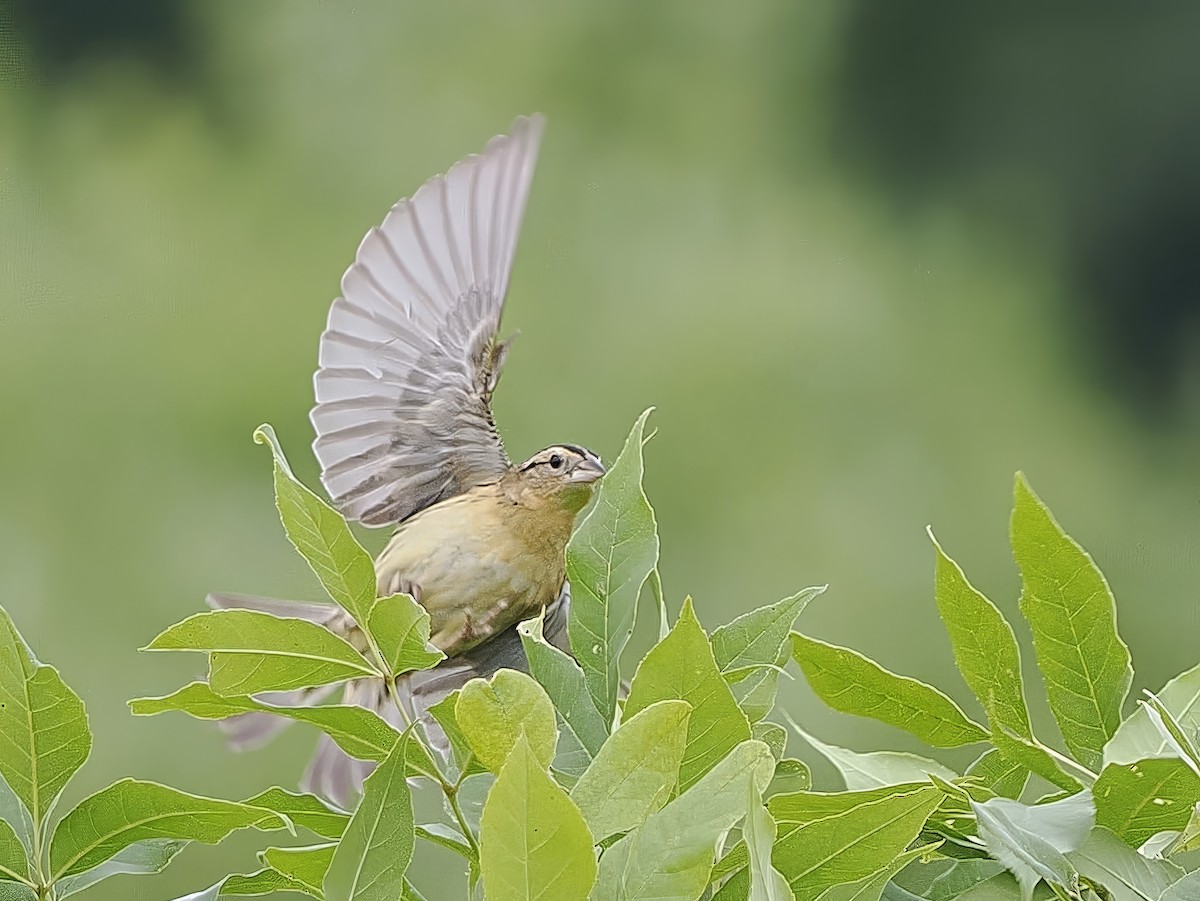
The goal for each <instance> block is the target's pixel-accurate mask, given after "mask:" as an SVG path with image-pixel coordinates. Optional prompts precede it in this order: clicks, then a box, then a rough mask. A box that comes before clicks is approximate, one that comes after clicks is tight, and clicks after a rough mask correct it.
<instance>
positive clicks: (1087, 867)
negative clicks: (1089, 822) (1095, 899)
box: [1067, 828, 1183, 901]
mask: <svg viewBox="0 0 1200 901" xmlns="http://www.w3.org/2000/svg"><path fill="white" fill-rule="evenodd" d="M1067 859H1068V860H1070V861H1071V863H1072V864H1073V865H1074V866H1075V868H1076V869H1078V871H1079V873H1080V875H1082V876H1086V877H1087V878H1088V879H1091V880H1093V881H1096V882H1099V883H1101V884H1102V885H1103V886H1104V887H1105V888H1106V889H1108V891H1109V892H1110V893H1111V894H1110V897H1111V898H1112V899H1113V901H1145V899H1147V898H1149V899H1151V901H1157V899H1159V898H1161V897H1162V895H1163V893H1164V892H1165V891H1166V890H1167V888H1168V887H1170V886H1171V885H1172V884H1174V883H1176V882H1178V881H1179V879H1180V878H1181V877H1182V876H1183V868H1182V867H1180V866H1178V865H1176V864H1173V863H1171V862H1170V861H1166V860H1149V859H1148V858H1145V857H1143V856H1142V855H1140V854H1138V853H1137V851H1135V850H1133V849H1132V848H1130V847H1129V846H1128V845H1126V844H1125V843H1124V842H1123V841H1121V840H1120V839H1119V838H1117V836H1115V835H1113V833H1111V832H1109V831H1108V830H1107V829H1102V828H1100V829H1094V830H1092V833H1091V834H1090V835H1089V836H1088V837H1087V840H1086V841H1085V842H1084V843H1083V844H1082V845H1081V846H1080V847H1079V848H1078V849H1077V850H1075V851H1072V852H1070V853H1068V854H1067Z"/></svg>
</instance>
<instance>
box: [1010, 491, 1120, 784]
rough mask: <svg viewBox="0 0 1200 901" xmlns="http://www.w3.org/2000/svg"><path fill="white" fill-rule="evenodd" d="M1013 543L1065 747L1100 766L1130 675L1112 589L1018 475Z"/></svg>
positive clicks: (1039, 657) (1023, 594)
mask: <svg viewBox="0 0 1200 901" xmlns="http://www.w3.org/2000/svg"><path fill="white" fill-rule="evenodd" d="M1014 496H1015V499H1014V504H1013V513H1012V549H1013V557H1014V558H1016V561H1017V566H1019V567H1020V569H1021V578H1022V582H1023V587H1022V590H1021V612H1022V613H1023V614H1025V618H1026V619H1027V620H1029V626H1030V628H1031V629H1032V630H1033V648H1034V651H1035V652H1036V654H1037V660H1038V667H1039V668H1040V669H1041V671H1042V676H1043V679H1044V681H1045V683H1046V694H1047V696H1048V697H1049V699H1050V709H1051V711H1053V713H1054V717H1055V719H1057V720H1058V725H1059V728H1060V730H1061V731H1062V736H1063V741H1064V742H1066V745H1067V748H1068V749H1069V750H1070V751H1071V753H1072V754H1073V755H1074V756H1075V759H1077V760H1078V761H1079V762H1080V763H1082V764H1083V765H1084V766H1087V767H1092V768H1099V766H1100V761H1101V757H1102V754H1103V750H1104V745H1105V744H1106V743H1107V742H1108V740H1109V739H1110V738H1112V736H1113V734H1114V733H1115V732H1116V730H1117V726H1118V725H1119V724H1120V722H1121V707H1122V705H1123V704H1124V703H1125V698H1126V696H1127V695H1128V694H1129V685H1130V683H1131V682H1132V681H1133V666H1132V665H1131V663H1130V659H1129V648H1128V647H1127V646H1126V645H1125V642H1123V641H1122V640H1121V637H1120V636H1119V635H1118V634H1117V619H1116V616H1117V608H1116V601H1115V600H1114V599H1113V594H1112V591H1111V590H1110V589H1109V587H1108V582H1107V581H1105V579H1104V576H1103V574H1102V573H1101V572H1100V569H1099V568H1098V567H1097V566H1096V563H1095V561H1093V560H1092V558H1091V556H1090V555H1089V554H1088V553H1087V551H1085V550H1084V549H1083V548H1081V547H1080V546H1079V545H1078V544H1076V543H1075V541H1074V540H1072V539H1071V537H1070V536H1069V535H1067V534H1066V533H1065V532H1064V531H1063V530H1062V527H1061V526H1059V524H1058V523H1057V522H1055V520H1054V517H1053V516H1051V514H1050V511H1049V510H1048V509H1046V505H1045V504H1043V503H1042V501H1041V499H1040V498H1038V496H1037V495H1036V494H1034V493H1033V489H1032V488H1030V487H1029V483H1028V482H1027V481H1026V480H1025V477H1024V476H1023V475H1021V474H1020V473H1018V474H1017V479H1016V486H1015V489H1014Z"/></svg>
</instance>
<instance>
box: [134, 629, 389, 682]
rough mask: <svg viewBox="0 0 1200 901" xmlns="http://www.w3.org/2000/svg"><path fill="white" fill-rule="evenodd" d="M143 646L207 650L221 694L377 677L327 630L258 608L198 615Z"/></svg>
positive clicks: (347, 644) (163, 648) (351, 649)
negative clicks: (261, 610) (262, 611)
mask: <svg viewBox="0 0 1200 901" xmlns="http://www.w3.org/2000/svg"><path fill="white" fill-rule="evenodd" d="M143 650H147V651H206V652H208V653H209V654H210V655H211V657H210V663H209V667H210V673H209V679H208V681H209V684H210V685H211V686H212V689H213V691H215V692H216V693H217V694H224V695H238V694H242V695H248V694H257V693H258V692H263V691H288V690H290V689H293V688H309V687H312V686H315V685H328V684H330V683H333V682H344V681H346V680H348V679H359V678H363V677H376V678H377V677H378V673H376V672H375V669H374V668H373V667H372V666H371V664H369V663H368V662H367V661H366V660H365V659H364V658H363V656H362V655H361V654H360V653H359V652H358V651H356V650H355V649H354V647H353V645H351V644H350V643H349V642H348V641H346V640H345V639H343V638H340V637H338V636H337V635H334V634H333V633H332V632H330V631H329V630H328V629H326V628H323V627H322V626H318V625H317V624H316V623H310V622H308V621H307V620H303V619H283V618H281V617H277V616H272V615H271V614H269V613H259V612H258V611H257V610H210V611H207V612H205V613H197V614H195V615H194V616H189V617H188V618H187V619H185V620H183V622H180V623H176V624H175V625H173V626H171V627H170V628H169V629H167V630H166V631H165V632H163V633H162V634H160V635H159V636H158V637H156V638H155V639H154V640H153V641H152V642H150V644H149V645H147V646H146V647H145V648H144V649H143Z"/></svg>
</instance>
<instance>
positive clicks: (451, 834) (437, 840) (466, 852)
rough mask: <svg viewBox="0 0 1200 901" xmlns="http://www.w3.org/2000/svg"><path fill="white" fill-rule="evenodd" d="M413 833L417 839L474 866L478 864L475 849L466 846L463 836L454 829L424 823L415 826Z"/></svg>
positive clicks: (441, 824)
mask: <svg viewBox="0 0 1200 901" xmlns="http://www.w3.org/2000/svg"><path fill="white" fill-rule="evenodd" d="M415 831H416V835H417V838H419V839H422V840H424V841H427V842H429V843H430V844H434V845H437V846H439V847H441V848H445V849H446V850H448V851H453V852H454V853H455V854H458V855H459V856H460V857H465V858H466V859H467V860H469V861H472V862H473V863H475V864H478V863H479V856H478V855H477V854H476V853H475V849H474V848H472V847H471V846H470V845H469V844H467V840H466V839H465V838H464V837H463V834H462V833H461V832H459V831H458V830H457V829H455V828H454V827H452V826H447V825H446V824H445V823H426V824H424V825H419V826H417V827H416V830H415Z"/></svg>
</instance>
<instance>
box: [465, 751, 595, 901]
mask: <svg viewBox="0 0 1200 901" xmlns="http://www.w3.org/2000/svg"><path fill="white" fill-rule="evenodd" d="M482 835H483V846H482V849H481V852H480V861H479V862H480V868H481V871H482V873H483V885H484V889H485V891H486V893H487V898H488V901H533V899H551V898H553V899H555V901H583V899H585V898H587V896H588V892H589V891H590V890H591V888H592V884H593V883H594V882H595V881H596V855H595V852H594V850H593V848H592V845H593V840H592V835H591V833H590V832H589V831H588V827H587V825H586V824H585V823H584V819H583V815H582V814H581V813H580V812H579V808H577V807H576V806H575V804H574V803H573V802H572V801H571V799H570V798H569V797H567V794H566V792H564V791H563V790H562V789H561V788H559V787H558V786H557V785H555V784H554V782H553V781H552V780H551V779H550V777H549V776H548V775H547V774H546V769H545V764H544V763H543V762H542V760H541V759H540V758H539V757H538V756H537V755H536V754H535V753H534V752H533V750H532V749H531V748H530V746H529V742H528V741H526V739H525V736H524V735H521V736H519V737H518V739H517V742H516V745H515V746H514V747H513V749H512V753H511V754H510V755H509V757H508V760H506V761H505V763H504V766H503V767H502V768H501V769H500V774H499V775H498V776H497V777H496V782H495V784H494V785H492V789H491V791H490V792H488V796H487V803H486V804H485V805H484V808H483V820H482Z"/></svg>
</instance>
